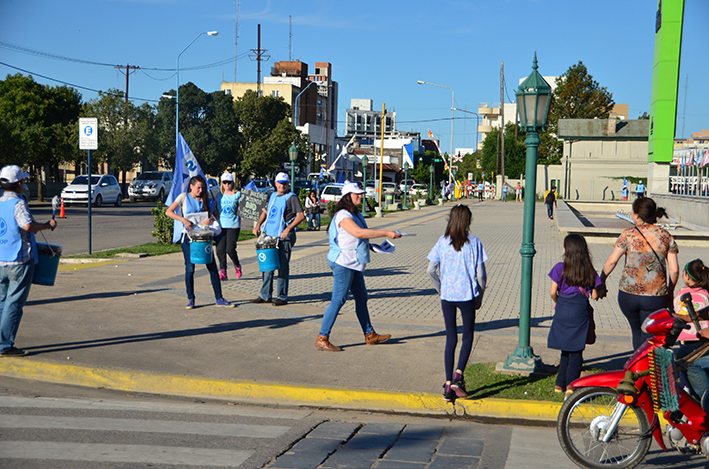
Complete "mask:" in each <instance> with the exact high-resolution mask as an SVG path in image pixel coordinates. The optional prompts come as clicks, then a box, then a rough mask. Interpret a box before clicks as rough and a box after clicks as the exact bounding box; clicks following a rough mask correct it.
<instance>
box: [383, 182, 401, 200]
mask: <svg viewBox="0 0 709 469" xmlns="http://www.w3.org/2000/svg"><path fill="white" fill-rule="evenodd" d="M382 191H383V192H382V195H383V196H385V195H390V194H391V195H393V196H394V197H395V198H397V199H398V198H399V197H401V190H399V187H398V186H397V185H396V183H393V182H382Z"/></svg>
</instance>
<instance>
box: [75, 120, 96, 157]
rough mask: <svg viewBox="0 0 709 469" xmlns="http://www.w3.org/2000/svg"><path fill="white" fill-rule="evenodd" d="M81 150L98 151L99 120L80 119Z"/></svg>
mask: <svg viewBox="0 0 709 469" xmlns="http://www.w3.org/2000/svg"><path fill="white" fill-rule="evenodd" d="M79 150H98V119H96V118H95V117H82V118H80V119H79Z"/></svg>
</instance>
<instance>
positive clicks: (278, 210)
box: [263, 192, 295, 238]
mask: <svg viewBox="0 0 709 469" xmlns="http://www.w3.org/2000/svg"><path fill="white" fill-rule="evenodd" d="M294 195H295V194H294V193H292V192H289V193H287V194H285V195H282V196H280V197H279V196H278V192H274V193H273V194H271V200H269V201H268V210H267V211H266V213H267V214H268V219H266V223H265V224H264V228H263V231H264V233H266V234H267V235H268V236H272V237H274V238H278V237H280V236H281V233H283V230H284V229H285V227H286V220H285V218H284V217H283V215H284V214H285V211H286V201H288V199H290V198H291V197H292V196H294ZM292 221H293V220H292V219H291V220H288V223H290V222H292Z"/></svg>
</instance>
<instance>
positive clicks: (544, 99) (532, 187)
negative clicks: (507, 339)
mask: <svg viewBox="0 0 709 469" xmlns="http://www.w3.org/2000/svg"><path fill="white" fill-rule="evenodd" d="M537 68H538V67H537V54H536V52H535V53H534V62H533V64H532V74H531V75H529V76H528V77H527V78H526V79H525V80H524V81H523V82H522V84H521V85H519V90H517V92H516V95H517V111H518V112H519V121H520V127H521V128H522V129H524V130H525V131H526V132H527V138H526V139H525V141H524V144H525V145H526V146H527V167H526V168H527V169H526V174H525V180H526V181H527V191H526V193H527V197H525V198H524V221H523V225H522V249H520V251H519V252H520V254H521V255H522V282H521V284H520V305H519V306H520V311H519V343H518V346H517V348H516V349H515V351H514V353H513V354H511V355H509V356H508V357H507V359H506V360H505V363H504V365H503V370H506V371H521V372H530V373H533V372H539V371H542V369H543V366H544V365H543V363H542V360H541V357H539V356H538V355H534V351H533V350H532V347H531V345H530V341H529V337H530V322H531V306H532V264H533V259H534V254H536V251H535V249H534V204H535V194H536V193H537V187H536V186H537V151H538V148H539V143H540V140H539V131H540V130H542V129H543V128H544V127H545V126H546V123H547V114H548V113H549V103H550V102H551V99H550V98H551V87H550V86H549V84H548V83H547V82H546V81H545V80H544V78H543V77H542V76H541V75H540V74H539V72H537Z"/></svg>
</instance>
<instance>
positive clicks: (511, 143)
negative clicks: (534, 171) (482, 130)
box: [478, 123, 527, 181]
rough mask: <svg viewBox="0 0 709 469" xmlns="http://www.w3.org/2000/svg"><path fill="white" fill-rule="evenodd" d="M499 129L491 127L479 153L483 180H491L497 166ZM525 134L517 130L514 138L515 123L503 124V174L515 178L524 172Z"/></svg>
mask: <svg viewBox="0 0 709 469" xmlns="http://www.w3.org/2000/svg"><path fill="white" fill-rule="evenodd" d="M499 132H500V129H497V128H495V129H492V132H490V133H489V134H488V135H487V137H485V140H484V141H483V148H482V151H481V152H478V153H481V155H480V158H481V162H480V166H481V169H482V171H484V172H485V180H487V181H492V178H493V174H494V172H495V171H496V170H497V168H498V164H497V138H498V133H499ZM525 137H526V134H525V133H523V132H518V135H517V138H515V125H514V124H512V123H508V124H507V126H505V175H506V176H507V177H512V178H517V177H519V175H520V174H524V173H525V168H526V157H527V156H526V155H527V147H526V146H525V144H524V139H525Z"/></svg>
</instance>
